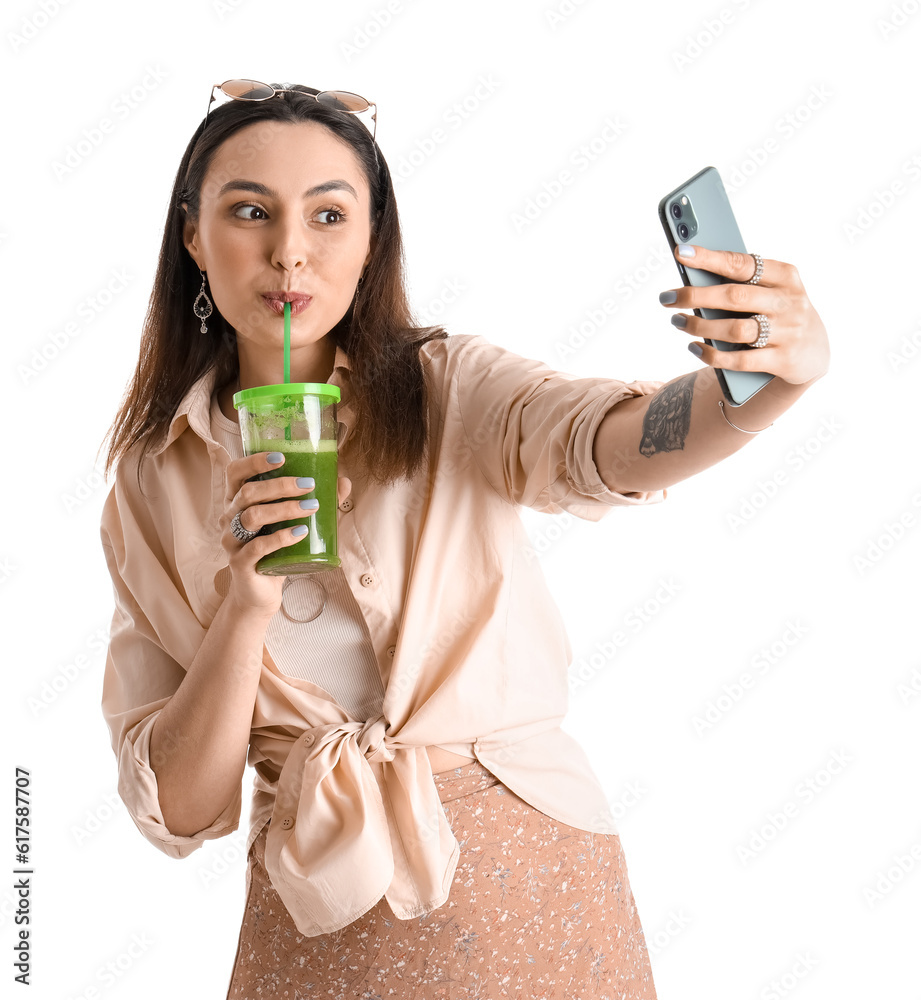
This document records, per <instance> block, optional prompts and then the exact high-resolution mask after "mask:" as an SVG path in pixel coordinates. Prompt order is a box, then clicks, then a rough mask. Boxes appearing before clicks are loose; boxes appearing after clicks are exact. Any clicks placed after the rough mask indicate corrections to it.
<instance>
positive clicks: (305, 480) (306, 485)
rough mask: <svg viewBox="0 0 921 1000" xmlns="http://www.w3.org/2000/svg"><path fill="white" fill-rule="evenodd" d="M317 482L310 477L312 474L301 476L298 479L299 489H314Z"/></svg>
mask: <svg viewBox="0 0 921 1000" xmlns="http://www.w3.org/2000/svg"><path fill="white" fill-rule="evenodd" d="M316 485H317V484H316V483H315V482H314V481H313V480H312V479H311V478H310V476H301V477H300V479H298V480H297V486H298V489H301V490H312V489H313V488H314V486H316Z"/></svg>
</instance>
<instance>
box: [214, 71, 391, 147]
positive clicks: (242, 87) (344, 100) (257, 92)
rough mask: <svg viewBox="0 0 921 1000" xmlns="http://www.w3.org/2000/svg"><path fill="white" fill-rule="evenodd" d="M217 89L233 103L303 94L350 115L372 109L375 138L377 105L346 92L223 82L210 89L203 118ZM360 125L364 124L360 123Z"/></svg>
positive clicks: (374, 136) (252, 82)
mask: <svg viewBox="0 0 921 1000" xmlns="http://www.w3.org/2000/svg"><path fill="white" fill-rule="evenodd" d="M218 89H220V91H221V93H222V94H224V95H226V96H227V97H230V98H233V100H235V101H268V100H270V99H271V98H273V97H275V96H276V95H277V94H303V95H304V97H313V98H314V99H315V100H317V101H319V102H320V103H321V104H326V105H327V106H329V107H331V108H335V110H336V111H345V112H347V113H348V114H350V115H357V114H361V112H362V111H367V110H368V109H369V108H374V113H373V114H372V115H371V121H372V122H373V123H374V124H373V127H372V128H371V129H369V131H370V132H371V141H372V142H374V141H375V139H376V138H377V105H376V104H374V103H373V102H371V101H368V100H366V99H365V98H364V97H360V96H359V95H358V94H352V93H350V92H349V91H347V90H324V91H321V92H320V93H319V94H308V93H307V92H306V91H303V90H295V89H294V88H293V87H292V88H282V89H280V90H278V89H276V88H275V87H271V86H269V84H267V83H259V81H258V80H225V81H224V82H223V83H216V84H215V85H214V86H213V87H212V88H211V100H210V101H208V110H207V111H206V112H205V118H207V117H208V114H209V113H210V112H211V105H212V104H213V103H214V100H215V98H214V92H215V90H218ZM359 121H361V119H359ZM362 124H365V123H364V122H362ZM375 152H376V151H375Z"/></svg>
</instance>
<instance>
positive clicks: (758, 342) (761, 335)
mask: <svg viewBox="0 0 921 1000" xmlns="http://www.w3.org/2000/svg"><path fill="white" fill-rule="evenodd" d="M752 319H756V320H757V321H758V337H757V338H756V339H755V340H753V341H752V342H751V344H750V345H749V346H750V347H764V345H765V344H766V343H767V342H768V338H769V337H770V335H771V321H770V320H769V319H768V318H767V316H765V315H764V314H763V313H755V314H754V316H752Z"/></svg>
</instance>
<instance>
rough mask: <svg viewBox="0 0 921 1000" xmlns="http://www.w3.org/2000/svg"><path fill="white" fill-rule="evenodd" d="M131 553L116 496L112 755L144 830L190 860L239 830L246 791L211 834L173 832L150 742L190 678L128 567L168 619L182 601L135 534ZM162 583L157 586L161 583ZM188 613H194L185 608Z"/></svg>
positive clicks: (110, 538) (110, 521) (107, 540)
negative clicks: (132, 583) (128, 576)
mask: <svg viewBox="0 0 921 1000" xmlns="http://www.w3.org/2000/svg"><path fill="white" fill-rule="evenodd" d="M128 533H129V535H130V545H129V548H130V552H128V551H127V550H126V540H125V531H124V529H123V525H122V521H121V518H120V517H119V512H118V503H117V499H116V490H113V492H112V493H110V495H109V497H108V499H107V501H106V506H105V511H104V514H103V522H102V530H101V535H102V546H103V551H104V553H105V557H106V562H107V564H108V568H109V573H110V575H111V577H112V583H113V588H114V593H115V613H114V615H113V618H112V627H111V634H110V639H109V648H108V653H107V656H106V666H105V676H104V678H103V692H102V712H103V716H104V717H105V720H106V724H107V725H108V727H109V734H110V739H111V743H112V749H113V751H114V752H115V756H116V759H117V763H118V794H119V796H120V797H121V799H122V801H123V802H124V804H125V807H126V808H127V810H128V813H129V815H130V816H131V818H132V819H133V820H134V823H135V824H136V826H137V828H138V829H139V830H140V831H141V833H142V834H143V835H144V836H145V837H146V838H147V840H149V841H150V843H152V844H153V845H154V846H155V847H157V848H159V849H160V850H161V851H163V853H164V854H166V855H168V856H169V857H171V858H184V857H187V856H188V855H189V854H191V853H192V851H194V850H196V849H197V848H199V847H201V846H202V844H203V843H204V841H206V840H211V839H214V838H217V837H223V836H226V835H227V834H229V833H232V832H233V831H234V830H236V829H237V827H238V826H239V822H240V814H241V808H242V788H238V789H237V791H236V794H235V796H234V799H233V800H232V801H231V803H230V804H229V805H228V806H227V808H226V809H225V810H224V811H223V812H222V813H221V814H220V816H218V817H217V818H216V819H215V820H214V822H213V823H212V824H211V825H210V826H208V827H207V828H205V829H203V830H200V831H199V832H198V833H196V834H194V835H192V836H177V835H175V834H173V833H171V832H170V831H169V829H168V828H167V826H166V824H165V822H164V820H163V813H162V811H161V809H160V800H159V792H158V787H157V776H156V773H155V771H154V767H155V766H156V764H157V761H156V760H152V758H151V751H150V736H151V731H152V730H153V726H154V723H155V722H156V720H157V717H158V716H159V714H160V712H161V711H162V709H163V707H164V706H165V705H166V704H167V702H168V701H169V700H170V698H171V697H172V695H173V694H174V693H175V692H176V690H177V688H178V687H179V685H180V684H181V683H182V679H183V677H184V676H185V671H184V669H183V668H182V666H181V665H180V664H179V663H177V662H176V660H175V659H174V658H173V657H171V656H170V655H169V653H168V652H167V651H166V649H165V648H164V647H163V644H162V643H161V641H160V639H159V637H158V635H157V632H156V630H155V628H154V627H153V625H152V624H151V622H150V620H149V618H148V617H147V615H145V613H144V611H143V610H142V609H141V606H140V603H139V600H138V598H137V596H136V595H135V594H134V593H133V592H132V590H131V588H130V587H129V585H128V583H127V582H126V580H125V578H124V575H123V572H122V570H123V568H124V566H125V560H126V559H130V560H131V564H132V567H133V578H138V577H140V578H141V579H143V578H144V577H145V576H147V575H148V573H149V576H150V578H151V581H152V586H156V587H157V592H156V594H155V595H153V593H152V594H151V602H152V606H153V607H155V608H156V609H157V612H158V613H159V614H160V615H161V616H162V615H167V616H168V615H170V606H171V603H172V604H173V605H175V601H177V600H178V601H182V597H181V595H180V594H178V592H176V591H175V590H174V589H172V588H168V587H166V586H165V585H164V582H163V581H162V579H158V577H159V576H160V575H162V570H161V573H159V574H158V572H157V570H158V569H160V567H159V566H156V565H154V562H155V560H154V556H153V554H152V553H151V552H150V551H149V549H147V548H146V545H145V544H144V542H143V540H142V539H141V538H140V537H139V534H138V533H136V532H134V531H130V530H129V532H128ZM154 581H156V583H154ZM186 612H188V609H187V608H186ZM161 735H162V736H163V737H164V738H163V739H162V741H161V748H160V749H159V750H158V753H161V754H169V753H170V752H171V751H172V750H174V749H176V748H178V747H179V746H181V740H182V736H181V734H171V733H166V734H161Z"/></svg>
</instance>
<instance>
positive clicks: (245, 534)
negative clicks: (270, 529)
mask: <svg viewBox="0 0 921 1000" xmlns="http://www.w3.org/2000/svg"><path fill="white" fill-rule="evenodd" d="M242 513H243V511H242V510H238V511H237V513H236V514H234V516H233V520H232V521H231V522H230V530H231V532H232V533H233V537H234V538H237V539H239V540H240V541H241V542H251V541H252V540H253V539H254V538H255V537H256V535H258V534H260V533H261V530H262V529H261V528H260V530H259V531H250V530H249V529H248V528H244V527H243V525H242V524H241V523H240V515H241V514H242Z"/></svg>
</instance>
